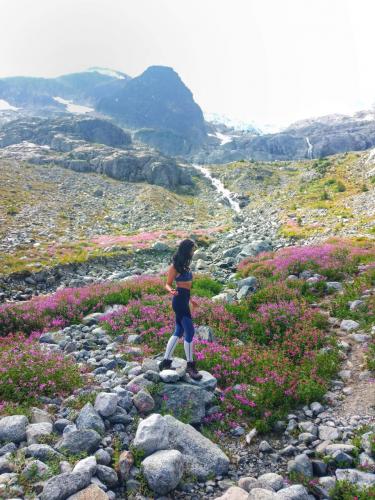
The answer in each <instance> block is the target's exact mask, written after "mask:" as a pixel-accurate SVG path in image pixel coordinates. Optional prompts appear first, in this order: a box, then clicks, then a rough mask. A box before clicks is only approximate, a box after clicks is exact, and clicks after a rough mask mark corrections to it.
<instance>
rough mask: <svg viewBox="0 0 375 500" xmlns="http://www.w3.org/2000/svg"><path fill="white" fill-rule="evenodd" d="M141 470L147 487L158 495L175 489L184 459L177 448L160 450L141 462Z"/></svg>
mask: <svg viewBox="0 0 375 500" xmlns="http://www.w3.org/2000/svg"><path fill="white" fill-rule="evenodd" d="M142 471H143V474H144V476H145V478H146V481H147V483H148V485H149V487H150V488H151V489H152V490H153V491H155V492H156V493H158V494H160V495H165V494H166V493H169V492H170V491H171V490H173V489H175V488H176V486H177V485H178V483H179V482H180V480H181V478H182V475H183V472H184V461H183V457H182V455H181V453H180V452H179V451H177V450H160V451H157V452H155V453H153V454H152V455H149V456H148V457H147V458H145V459H144V460H143V462H142Z"/></svg>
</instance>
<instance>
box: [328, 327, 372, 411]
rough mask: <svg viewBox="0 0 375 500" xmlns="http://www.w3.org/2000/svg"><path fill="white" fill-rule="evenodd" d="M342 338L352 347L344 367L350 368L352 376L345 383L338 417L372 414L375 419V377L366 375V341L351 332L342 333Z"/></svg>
mask: <svg viewBox="0 0 375 500" xmlns="http://www.w3.org/2000/svg"><path fill="white" fill-rule="evenodd" d="M340 340H342V341H344V342H347V343H348V344H349V345H350V347H351V349H350V351H349V352H348V358H347V360H346V361H344V362H343V365H342V369H343V370H350V372H351V376H350V378H349V379H348V380H347V382H346V383H345V392H346V391H347V392H348V393H349V394H347V395H346V396H345V398H344V399H343V401H342V402H341V403H340V404H339V405H338V406H337V407H336V408H335V414H337V416H338V417H344V418H346V419H347V418H350V417H351V416H353V415H360V416H365V415H368V416H372V417H373V418H374V419H375V378H374V377H373V375H369V376H368V377H366V372H367V368H366V359H365V352H366V345H367V343H366V342H363V343H361V342H357V341H356V340H354V339H353V337H352V336H351V335H350V334H341V335H340Z"/></svg>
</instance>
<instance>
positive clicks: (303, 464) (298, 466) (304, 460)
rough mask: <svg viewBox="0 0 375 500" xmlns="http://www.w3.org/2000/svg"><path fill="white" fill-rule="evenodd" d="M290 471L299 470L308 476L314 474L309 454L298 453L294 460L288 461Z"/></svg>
mask: <svg viewBox="0 0 375 500" xmlns="http://www.w3.org/2000/svg"><path fill="white" fill-rule="evenodd" d="M288 472H297V473H300V474H303V475H304V476H306V477H312V476H313V468H312V463H311V462H310V460H309V458H308V456H307V455H304V454H302V455H297V456H296V457H295V458H294V460H290V461H289V462H288Z"/></svg>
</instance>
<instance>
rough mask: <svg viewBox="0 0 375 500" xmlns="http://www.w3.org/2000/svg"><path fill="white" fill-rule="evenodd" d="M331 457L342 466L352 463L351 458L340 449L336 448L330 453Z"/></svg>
mask: <svg viewBox="0 0 375 500" xmlns="http://www.w3.org/2000/svg"><path fill="white" fill-rule="evenodd" d="M331 457H332V459H333V460H334V461H335V462H336V463H337V464H339V465H341V467H342V466H344V467H345V466H347V467H348V466H350V465H351V464H352V463H353V458H352V457H351V456H350V455H348V454H347V453H345V452H344V451H341V450H336V451H334V452H333V453H332V455H331Z"/></svg>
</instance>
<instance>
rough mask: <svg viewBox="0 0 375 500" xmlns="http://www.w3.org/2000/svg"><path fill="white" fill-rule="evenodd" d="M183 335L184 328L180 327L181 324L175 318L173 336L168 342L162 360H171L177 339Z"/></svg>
mask: <svg viewBox="0 0 375 500" xmlns="http://www.w3.org/2000/svg"><path fill="white" fill-rule="evenodd" d="M183 333H184V328H183V326H182V323H181V321H180V320H179V319H178V318H177V317H176V327H175V330H174V333H173V335H172V336H171V337H170V339H169V340H168V343H167V347H166V349H165V354H164V359H171V357H172V354H173V351H174V350H175V348H176V345H177V342H178V339H179V338H181V337H182V335H183Z"/></svg>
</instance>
